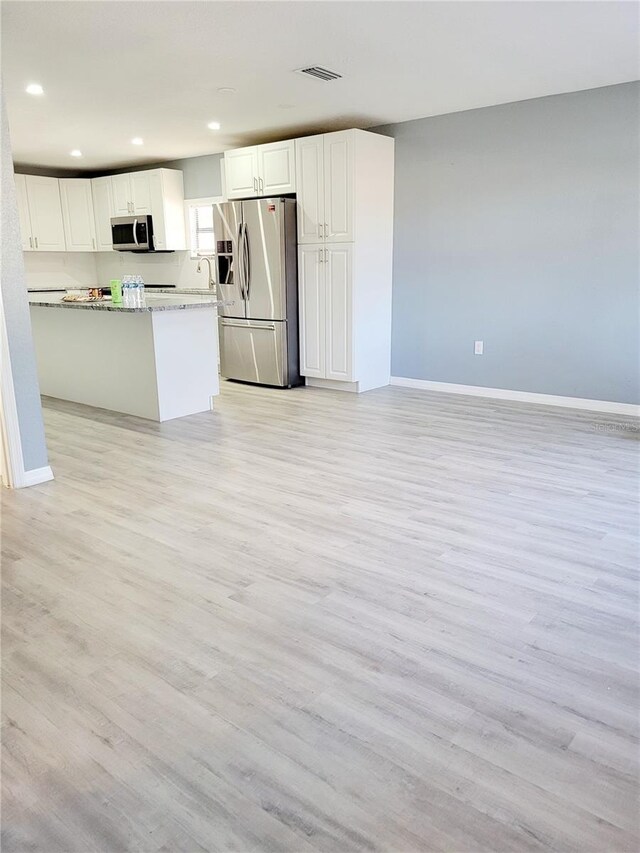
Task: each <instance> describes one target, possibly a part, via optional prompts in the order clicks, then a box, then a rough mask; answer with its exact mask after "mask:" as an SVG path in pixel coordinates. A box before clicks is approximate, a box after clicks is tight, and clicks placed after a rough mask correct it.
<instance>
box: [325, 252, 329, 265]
mask: <svg viewBox="0 0 640 853" xmlns="http://www.w3.org/2000/svg"><path fill="white" fill-rule="evenodd" d="M324 262H325V264H328V263H329V250H328V249H325V250H324Z"/></svg>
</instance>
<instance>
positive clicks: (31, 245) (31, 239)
mask: <svg viewBox="0 0 640 853" xmlns="http://www.w3.org/2000/svg"><path fill="white" fill-rule="evenodd" d="M29 248H30V249H33V237H29Z"/></svg>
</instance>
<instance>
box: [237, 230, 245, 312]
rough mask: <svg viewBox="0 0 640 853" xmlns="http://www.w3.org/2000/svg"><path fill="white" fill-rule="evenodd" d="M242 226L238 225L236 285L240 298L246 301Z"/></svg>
mask: <svg viewBox="0 0 640 853" xmlns="http://www.w3.org/2000/svg"><path fill="white" fill-rule="evenodd" d="M242 225H243V223H242V222H241V223H240V224H239V225H238V285H239V286H240V296H242V298H243V300H244V299H246V296H245V292H244V268H243V265H244V259H243V254H242Z"/></svg>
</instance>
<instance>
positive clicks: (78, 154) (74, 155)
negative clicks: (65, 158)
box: [69, 148, 82, 157]
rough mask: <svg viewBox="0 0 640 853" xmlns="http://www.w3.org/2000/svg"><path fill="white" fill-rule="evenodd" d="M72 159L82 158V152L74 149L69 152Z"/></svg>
mask: <svg viewBox="0 0 640 853" xmlns="http://www.w3.org/2000/svg"><path fill="white" fill-rule="evenodd" d="M69 154H71V156H72V157H82V151H80V149H79V148H74V149H73V151H69Z"/></svg>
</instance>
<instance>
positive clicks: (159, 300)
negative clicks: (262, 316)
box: [29, 290, 229, 314]
mask: <svg viewBox="0 0 640 853" xmlns="http://www.w3.org/2000/svg"><path fill="white" fill-rule="evenodd" d="M174 294H175V298H172V297H173V296H174ZM144 303H145V304H144V305H143V306H140V307H138V308H125V307H124V305H114V304H113V302H111V300H110V299H105V300H104V302H63V301H62V296H57V295H56V296H54V295H51V296H47V295H45V294H38V293H30V294H29V304H30V305H32V306H34V307H38V308H72V309H76V310H77V309H81V310H84V311H113V312H116V313H120V314H143V313H147V312H151V311H184V310H186V309H193V308H211V307H214V308H219V307H221V306H222V305H227V304H229V303H228V302H225V301H224V300H221V299H216V298H215V296H211V295H210V293H209V292H208V291H204V293H203V294H202V295H200V294H197V295H196V294H193V293H189V294H181V293H176V292H175V291H174V290H170V291H169V292H168V293H167V294H163V295H162V296H151V295H149V296H147V295H145V299H144Z"/></svg>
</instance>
